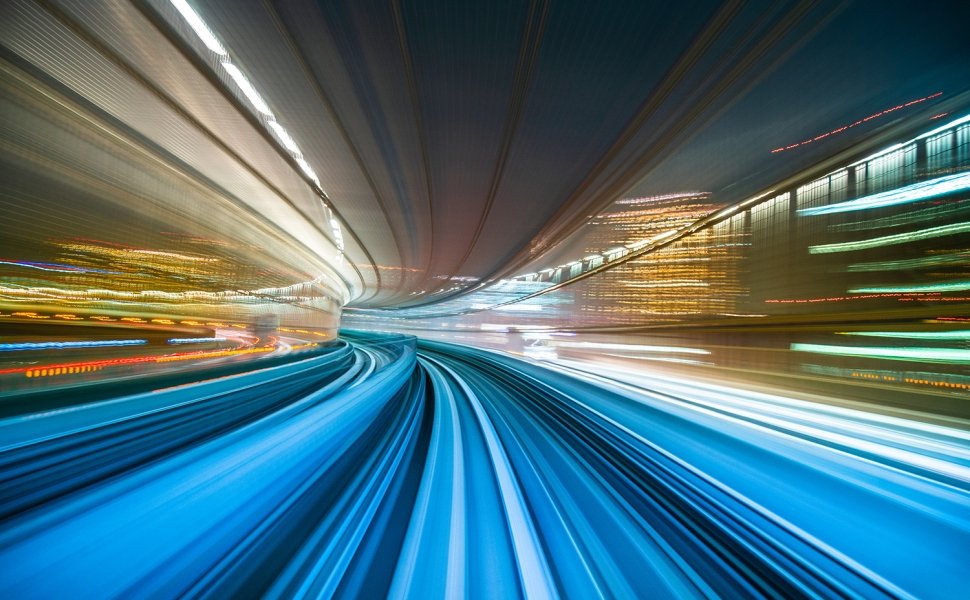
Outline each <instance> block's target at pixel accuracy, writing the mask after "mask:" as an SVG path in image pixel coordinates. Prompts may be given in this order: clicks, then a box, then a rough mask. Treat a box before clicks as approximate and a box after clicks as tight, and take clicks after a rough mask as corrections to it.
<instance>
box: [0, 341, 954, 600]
mask: <svg viewBox="0 0 970 600" xmlns="http://www.w3.org/2000/svg"><path fill="white" fill-rule="evenodd" d="M968 441H970V436H968V435H967V433H966V432H964V431H960V430H956V429H950V428H945V427H940V426H934V425H927V424H920V423H916V422H912V421H904V420H901V419H895V418H891V417H885V416H879V415H873V414H868V413H862V412H858V411H852V410H848V409H844V408H836V407H831V406H824V405H818V404H810V403H806V402H803V401H798V400H794V399H790V398H784V397H778V396H771V395H768V394H763V393H754V392H743V391H739V390H730V389H723V388H718V387H716V386H713V385H710V384H706V383H704V382H696V381H681V380H674V379H665V378H660V377H651V378H650V379H646V378H645V377H643V376H640V375H636V374H622V373H605V372H602V371H601V372H599V373H595V374H594V373H587V372H580V371H578V370H577V369H576V368H574V367H572V366H569V365H559V366H552V367H541V366H537V365H535V364H533V363H529V362H525V361H521V360H517V359H514V358H511V357H508V356H506V355H501V354H496V353H492V352H487V351H483V350H477V349H472V348H468V347H463V346H455V345H447V344H438V343H430V342H420V343H416V342H415V340H414V339H413V338H407V337H403V336H377V335H364V334H355V335H354V336H353V337H352V338H350V342H342V343H340V344H338V345H336V346H334V347H333V348H331V349H330V350H329V351H328V352H326V353H324V354H322V355H319V356H315V357H312V358H306V359H301V360H297V361H294V362H292V363H288V364H284V365H281V366H275V367H271V368H267V369H262V370H258V371H252V372H248V373H244V374H241V375H233V376H229V377H222V378H218V379H214V380H210V381H205V382H201V383H197V384H192V385H187V386H179V387H175V388H171V389H164V390H159V391H151V392H146V393H141V394H136V395H131V396H126V397H123V398H116V399H113V400H110V401H99V402H91V403H81V404H77V405H75V406H73V407H71V408H68V409H59V410H52V411H48V412H42V413H33V414H26V415H19V416H12V417H7V418H5V419H3V420H2V421H0V595H2V596H3V597H8V598H21V597H73V598H77V597H97V598H104V597H111V596H166V597H168V596H176V595H189V596H214V597H226V596H228V595H233V596H269V597H295V596H299V597H304V596H313V597H332V596H348V597H383V596H388V595H389V596H393V597H419V598H436V597H457V596H469V597H482V598H493V597H502V598H508V597H515V596H528V597H556V596H565V597H578V598H586V597H597V596H605V597H629V598H644V597H801V596H816V597H817V596H822V597H927V598H928V597H940V598H947V597H950V598H952V597H957V596H959V595H960V593H961V590H962V591H965V590H966V586H967V583H968V576H967V574H966V568H965V565H966V564H968V563H970V535H968V534H970V508H968V507H970V444H968Z"/></svg>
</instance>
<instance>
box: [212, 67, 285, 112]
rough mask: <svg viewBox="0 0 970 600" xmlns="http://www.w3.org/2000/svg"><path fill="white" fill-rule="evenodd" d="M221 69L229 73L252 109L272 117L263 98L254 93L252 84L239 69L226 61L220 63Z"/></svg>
mask: <svg viewBox="0 0 970 600" xmlns="http://www.w3.org/2000/svg"><path fill="white" fill-rule="evenodd" d="M222 67H223V68H224V69H225V70H226V71H227V72H228V73H229V76H230V77H232V80H233V81H235V82H236V85H237V86H239V89H240V90H242V93H243V94H245V95H246V98H248V99H249V102H250V103H251V104H252V105H253V108H255V109H256V110H258V111H259V112H261V113H263V114H264V115H266V116H267V117H272V116H273V113H272V111H270V109H269V106H267V105H266V102H264V101H263V97H262V96H260V95H259V92H257V91H256V88H254V87H253V84H252V83H250V82H249V80H248V79H246V76H245V75H243V73H242V71H240V70H239V67H237V66H236V65H234V64H232V63H231V62H229V61H227V60H226V61H222Z"/></svg>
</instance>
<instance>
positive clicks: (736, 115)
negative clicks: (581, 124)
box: [636, 2, 970, 201]
mask: <svg viewBox="0 0 970 600" xmlns="http://www.w3.org/2000/svg"><path fill="white" fill-rule="evenodd" d="M967 23H970V3H968V2H924V3H917V2H854V3H850V4H848V5H847V6H846V8H845V9H844V10H842V11H841V12H840V13H838V14H837V15H836V16H835V17H834V18H833V19H832V20H831V21H830V22H829V23H828V24H827V25H826V26H824V28H823V29H821V31H819V32H818V33H817V34H816V35H814V36H813V37H811V38H810V39H808V40H807V42H806V43H805V44H804V45H803V46H802V47H801V48H800V49H798V50H797V51H796V52H795V53H794V54H793V55H792V56H791V57H790V58H789V59H788V60H786V61H785V62H784V63H783V64H781V65H779V66H778V67H777V68H776V69H774V70H773V71H772V72H770V73H768V74H767V76H765V77H764V78H763V79H762V80H761V81H760V82H759V83H758V84H757V85H756V86H755V87H754V88H753V89H751V90H750V91H749V92H748V93H747V94H746V95H745V96H744V97H743V98H741V99H740V100H738V101H737V102H735V103H734V104H733V105H731V106H730V107H729V108H728V109H727V110H726V111H724V112H723V113H722V114H721V115H719V116H718V117H717V118H716V120H715V121H714V122H713V123H711V124H710V125H709V126H708V127H707V128H705V129H704V130H703V131H702V132H701V133H700V134H698V135H697V136H696V137H694V138H693V139H692V140H690V141H689V142H688V143H687V144H684V145H683V146H682V148H681V149H680V150H679V151H678V152H676V153H675V155H674V156H672V157H671V158H670V159H669V160H667V161H666V162H665V163H664V164H663V165H662V166H661V167H660V168H658V169H656V170H655V171H654V172H653V173H652V174H651V175H649V176H648V177H647V178H646V179H645V180H644V181H643V182H642V183H641V184H640V185H639V186H638V187H637V189H636V193H638V194H639V193H642V194H643V195H650V194H655V193H664V192H671V191H678V190H684V189H700V190H705V191H713V192H715V193H718V192H720V194H719V195H720V196H721V198H722V199H723V200H726V201H736V200H740V199H742V198H743V197H744V195H747V194H751V193H754V192H756V191H757V190H759V189H761V188H763V187H765V186H769V185H771V184H773V183H774V182H775V181H776V180H778V179H781V178H783V177H784V176H786V175H790V174H792V173H794V172H797V171H798V170H799V169H801V168H804V167H807V166H810V165H812V164H814V163H816V162H817V161H819V160H822V159H823V158H825V157H827V156H830V155H832V154H835V153H836V152H838V151H840V150H842V149H844V148H847V147H848V146H850V145H851V144H852V143H854V142H858V141H860V140H861V139H864V138H865V137H866V136H867V135H871V134H872V133H873V131H874V130H876V129H878V128H880V127H882V126H884V125H886V124H888V123H890V122H892V121H893V120H896V119H900V118H906V117H909V116H912V115H913V114H914V113H916V112H922V111H924V110H925V109H927V108H929V107H930V105H931V104H932V103H939V102H940V101H945V100H946V99H947V98H950V97H953V96H955V95H957V94H959V93H961V92H964V91H966V90H968V89H970V35H968V28H967ZM936 92H943V95H942V96H941V97H939V98H937V99H934V100H932V101H926V102H923V103H920V104H917V105H914V106H912V107H910V108H904V109H901V110H898V111H894V112H893V113H890V114H887V115H886V116H884V117H881V118H878V119H874V120H872V121H870V122H868V123H865V124H862V125H859V126H856V127H853V128H851V129H849V130H847V131H845V132H843V133H841V134H838V135H835V136H831V137H830V138H827V139H825V140H820V141H818V142H813V143H812V144H810V145H807V146H801V147H799V148H795V149H793V150H789V151H785V152H781V153H778V154H771V153H770V150H771V149H773V148H777V147H782V146H786V145H788V144H793V143H796V142H800V141H802V140H804V139H806V138H811V137H814V136H817V135H819V134H822V133H825V132H828V131H832V130H834V129H836V128H838V127H841V126H842V125H846V124H850V123H853V122H855V121H857V120H858V119H861V118H863V117H866V116H869V115H871V114H874V113H878V112H880V111H882V110H885V109H887V108H890V107H893V106H896V105H898V104H901V103H905V102H908V101H910V100H915V99H918V98H923V97H925V96H928V95H930V94H933V93H936ZM931 114H935V113H931ZM943 121H945V119H942V120H941V123H942V122H943ZM742 174H743V175H742Z"/></svg>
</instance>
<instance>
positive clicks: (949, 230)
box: [808, 223, 970, 254]
mask: <svg viewBox="0 0 970 600" xmlns="http://www.w3.org/2000/svg"><path fill="white" fill-rule="evenodd" d="M968 231H970V223H953V224H950V225H940V226H939V227H930V228H929V229H921V230H919V231H911V232H908V233H897V234H893V235H886V236H883V237H877V238H871V239H868V240H859V241H856V242H840V243H837V244H821V245H818V246H809V248H808V251H809V253H810V254H830V253H833V252H851V251H853V250H866V249H869V248H878V247H880V246H892V245H895V244H907V243H909V242H917V241H920V240H926V239H931V238H938V237H944V236H948V235H956V234H958V233H965V232H968Z"/></svg>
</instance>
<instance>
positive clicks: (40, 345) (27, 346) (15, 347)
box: [0, 340, 148, 352]
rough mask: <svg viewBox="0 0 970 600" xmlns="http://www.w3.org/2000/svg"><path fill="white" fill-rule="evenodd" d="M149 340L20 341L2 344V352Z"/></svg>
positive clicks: (141, 342) (142, 342)
mask: <svg viewBox="0 0 970 600" xmlns="http://www.w3.org/2000/svg"><path fill="white" fill-rule="evenodd" d="M147 343H148V340H89V341H77V342H19V343H10V344H0V352H17V351H22V350H61V349H64V348H106V347H112V346H140V345H143V344H147Z"/></svg>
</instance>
